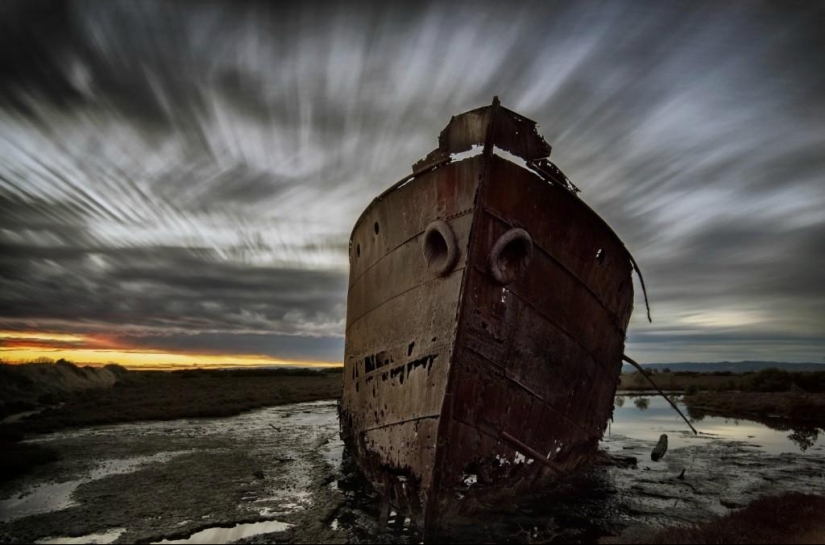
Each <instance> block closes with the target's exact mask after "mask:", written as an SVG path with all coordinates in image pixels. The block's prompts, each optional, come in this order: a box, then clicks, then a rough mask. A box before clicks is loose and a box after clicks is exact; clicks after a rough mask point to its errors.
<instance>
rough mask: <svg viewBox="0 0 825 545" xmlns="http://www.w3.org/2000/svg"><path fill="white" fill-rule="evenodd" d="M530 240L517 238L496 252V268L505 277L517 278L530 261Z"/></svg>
mask: <svg viewBox="0 0 825 545" xmlns="http://www.w3.org/2000/svg"><path fill="white" fill-rule="evenodd" d="M530 254H531V247H530V241H528V240H524V239H522V238H517V239H515V240H512V241H510V242H509V243H508V244H507V245H506V246H505V247H504V249H502V250H501V253H499V254H498V261H497V262H498V268H499V269H501V272H502V273H503V274H504V276H506V277H511V278H517V277H518V276H519V275H520V274H521V273H522V271H524V269H526V268H527V265H528V263H529V262H530Z"/></svg>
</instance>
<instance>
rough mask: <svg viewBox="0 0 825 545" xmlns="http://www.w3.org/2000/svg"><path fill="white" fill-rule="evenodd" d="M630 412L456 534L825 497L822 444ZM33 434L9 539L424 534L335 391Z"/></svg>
mask: <svg viewBox="0 0 825 545" xmlns="http://www.w3.org/2000/svg"><path fill="white" fill-rule="evenodd" d="M627 406H628V407H629V406H630V405H629V404H628V405H627ZM633 410H641V409H637V408H634V409H633ZM620 418H622V412H621V411H617V422H616V424H615V425H614V429H613V430H612V432H611V434H610V435H608V436H607V437H606V438H605V440H604V441H603V443H602V448H603V450H604V454H603V455H602V456H600V457H599V460H598V461H597V462H596V463H595V464H594V465H593V466H592V467H591V468H590V469H588V470H586V471H583V472H581V473H579V474H577V475H575V476H573V477H570V478H568V479H566V480H565V481H563V482H560V483H558V484H557V485H555V486H554V487H553V488H552V489H549V490H546V491H544V492H543V493H542V494H541V495H538V496H535V497H530V498H523V501H521V502H519V505H513V506H508V507H507V508H504V509H501V510H498V511H496V512H495V513H487V514H485V515H484V516H482V517H478V518H477V519H475V520H472V521H456V522H455V523H454V524H453V526H452V527H451V528H450V529H449V532H450V533H449V536H445V538H446V540H447V541H452V542H473V541H478V540H483V541H487V542H489V541H507V542H515V543H518V542H537V541H543V542H550V541H553V540H556V541H558V542H583V543H588V542H597V541H602V542H605V541H607V542H615V541H631V540H635V539H640V538H643V537H645V536H648V535H650V534H651V532H654V531H656V530H659V529H661V528H665V527H669V526H673V525H678V524H687V523H694V522H703V521H706V520H708V519H710V518H711V517H713V516H716V515H720V514H724V513H726V512H728V510H730V509H737V508H739V507H741V506H743V505H746V504H747V503H749V502H750V501H752V500H754V499H756V498H758V497H761V496H765V495H772V494H778V493H781V492H784V491H791V490H793V491H798V492H812V493H820V494H823V493H825V456H823V454H822V451H821V447H819V446H816V447H814V448H811V449H809V450H807V451H806V452H799V451H796V452H794V451H790V450H789V451H788V452H784V453H783V452H778V453H773V452H766V450H765V449H764V448H762V445H759V444H758V442H757V441H758V436H753V438H751V439H748V438H747V437H746V438H745V439H744V440H730V439H729V438H726V437H725V436H722V435H714V434H707V435H700V436H699V437H693V436H692V434H690V432H689V431H685V430H683V429H679V427H678V426H677V425H676V424H674V423H673V422H671V421H669V420H668V421H665V422H664V423H663V422H662V421H660V420H658V419H656V418H653V419H652V420H651V421H650V422H648V423H647V424H646V426H647V427H646V428H645V430H647V431H649V433H647V432H646V433H638V434H635V435H636V437H630V435H631V433H624V434H620V433H618V431H623V432H630V431H633V430H636V429H637V428H627V427H625V428H622V426H621V425H620V424H621V422H619V419H620ZM699 424H700V425H701V423H699ZM648 428H649V430H648ZM700 429H701V428H700ZM659 433H668V434H669V437H670V438H671V448H670V449H669V450H668V452H667V454H666V456H665V457H664V458H663V459H662V460H660V461H658V462H653V461H651V460H650V452H651V450H652V449H653V447H654V445H655V444H656V439H657V438H658V434H659ZM38 441H39V442H43V443H46V444H49V445H50V446H53V447H55V448H57V449H58V450H59V451H60V453H61V459H60V461H58V462H55V463H53V464H50V465H47V466H43V467H41V468H38V469H37V470H36V471H35V472H33V473H32V474H30V475H27V476H25V477H22V478H19V479H17V480H14V481H11V482H9V483H6V484H4V485H3V486H2V487H0V541H2V542H21V541H40V542H44V543H45V542H49V543H58V542H61V543H67V542H72V541H70V539H74V540H75V541H73V542H97V543H121V542H122V543H131V542H141V543H195V542H198V543H208V542H227V541H239V542H243V543H263V542H272V541H278V542H324V543H347V542H384V541H389V542H393V543H413V542H419V541H420V536H419V535H418V534H417V533H416V532H415V530H414V529H413V528H411V527H410V523H409V520H405V519H403V517H399V516H397V515H393V516H391V519H390V525H389V527H388V528H387V529H386V530H385V531H384V532H381V533H379V531H378V529H377V526H376V519H377V515H378V498H377V497H376V495H375V494H374V493H373V492H372V491H371V490H370V489H369V487H368V486H367V485H366V483H364V482H363V480H362V479H361V478H360V476H359V475H358V473H357V471H355V469H354V466H353V464H352V462H351V461H350V460H348V459H347V457H346V456H345V454H344V453H343V446H342V444H341V442H340V440H339V439H338V422H337V418H336V404H335V402H313V403H302V404H296V405H287V406H281V407H272V408H267V409H262V410H257V411H253V412H250V413H246V414H242V415H239V416H236V417H231V418H224V419H211V420H204V419H199V420H176V421H169V422H147V423H132V424H122V425H115V426H101V427H94V428H85V429H80V430H75V431H71V432H59V433H54V434H51V435H48V436H45V437H43V438H41V439H38ZM775 450H781V449H775ZM680 477H681V478H680Z"/></svg>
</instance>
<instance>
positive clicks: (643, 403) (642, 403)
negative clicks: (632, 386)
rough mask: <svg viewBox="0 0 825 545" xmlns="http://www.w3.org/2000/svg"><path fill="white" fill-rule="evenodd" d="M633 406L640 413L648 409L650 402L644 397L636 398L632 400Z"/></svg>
mask: <svg viewBox="0 0 825 545" xmlns="http://www.w3.org/2000/svg"><path fill="white" fill-rule="evenodd" d="M633 404H634V405H635V406H636V408H637V409H639V410H640V411H646V410H647V409H648V407H650V400H649V399H648V398H646V397H637V398H636V399H634V400H633Z"/></svg>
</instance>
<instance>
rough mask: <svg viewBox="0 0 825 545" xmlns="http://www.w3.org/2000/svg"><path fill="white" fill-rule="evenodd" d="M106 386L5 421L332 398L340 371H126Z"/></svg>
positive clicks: (210, 411)
mask: <svg viewBox="0 0 825 545" xmlns="http://www.w3.org/2000/svg"><path fill="white" fill-rule="evenodd" d="M129 375H130V376H129V378H128V380H123V381H120V382H117V383H116V384H115V385H114V386H113V387H111V388H105V389H95V390H87V391H83V392H79V393H76V394H74V395H72V396H71V397H68V398H65V404H64V405H62V406H60V407H58V408H52V409H48V410H46V411H44V412H42V413H40V414H37V415H34V416H31V417H29V418H27V419H24V420H22V421H20V422H19V423H15V424H9V425H7V426H5V427H7V428H10V429H12V430H16V431H19V432H23V433H48V432H52V431H56V430H59V429H63V428H69V427H81V426H93V425H98V424H115V423H120V422H132V421H137V420H173V419H177V418H199V417H224V416H233V415H236V414H239V413H241V412H243V411H248V410H251V409H257V408H260V407H265V406H271V405H281V404H285V403H297V402H302V401H315V400H319V399H333V398H336V397H338V396H340V394H341V375H340V374H330V373H317V372H311V373H307V375H306V376H301V375H299V376H288V375H287V376H284V375H282V374H280V373H267V372H265V371H259V372H256V373H244V372H225V371H200V372H183V373H180V372H179V373H166V372H130V374H129Z"/></svg>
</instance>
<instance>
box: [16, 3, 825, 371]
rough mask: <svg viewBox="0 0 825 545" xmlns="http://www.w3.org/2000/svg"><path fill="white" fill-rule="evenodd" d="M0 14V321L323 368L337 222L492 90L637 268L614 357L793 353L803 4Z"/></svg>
mask: <svg viewBox="0 0 825 545" xmlns="http://www.w3.org/2000/svg"><path fill="white" fill-rule="evenodd" d="M0 9H2V17H0V80H2V82H3V84H2V86H0V106H1V107H0V127H2V131H0V290H2V291H0V320H3V324H2V325H3V326H4V327H7V328H15V329H25V328H45V327H48V328H49V329H52V330H55V331H72V332H79V333H82V332H95V333H104V332H107V331H108V332H109V333H113V334H114V335H115V336H116V337H117V339H118V342H119V343H124V342H125V343H127V344H130V345H134V346H140V347H144V348H151V347H158V348H162V349H167V350H186V351H190V352H196V353H197V352H203V353H215V352H220V351H224V352H229V353H245V354H253V353H254V354H269V355H273V356H282V357H294V358H297V359H300V358H306V359H314V358H328V359H332V360H335V359H338V358H340V355H341V349H342V338H341V337H342V335H343V319H344V309H345V298H346V288H345V279H346V267H347V257H346V249H347V238H348V234H349V231H350V228H351V226H352V223H353V222H354V221H355V219H356V218H357V216H358V214H359V213H360V211H361V210H362V209H363V207H364V206H365V205H366V204H367V203H368V202H369V200H370V199H371V198H372V197H373V196H374V195H375V194H377V193H378V192H380V191H381V190H383V189H384V188H385V187H386V186H388V185H389V184H390V183H392V182H393V181H395V180H397V179H399V178H401V177H402V176H403V175H405V174H407V173H408V172H409V165H411V164H412V163H413V162H414V161H415V160H417V159H418V158H420V157H422V156H424V155H425V154H426V153H427V152H428V151H430V150H431V149H432V148H433V147H435V145H436V137H437V134H438V132H439V131H440V129H441V128H442V127H443V126H444V125H445V124H446V122H447V121H448V120H449V118H450V116H451V115H453V114H456V113H459V112H461V111H465V110H468V109H471V108H474V107H477V106H480V105H483V104H487V103H489V102H490V100H491V98H492V96H493V95H494V94H498V95H500V96H501V98H502V100H503V102H504V104H505V105H506V106H508V107H511V108H513V109H515V110H516V111H519V112H521V113H523V114H525V115H527V116H529V117H531V118H533V119H536V120H537V121H539V123H540V124H541V127H542V132H543V133H544V134H545V136H546V138H547V140H548V141H549V142H550V143H551V144H552V145H553V148H554V152H553V157H554V159H555V161H556V162H557V163H558V164H559V166H561V167H562V168H563V169H564V170H565V172H566V173H567V174H568V175H569V176H570V177H571V179H573V180H574V181H575V182H576V184H577V185H578V186H580V187H581V188H582V189H583V193H582V197H583V198H584V199H585V200H586V201H587V202H588V203H590V204H591V205H592V206H593V207H594V208H595V209H596V210H597V211H598V212H599V213H600V214H602V215H603V216H604V217H605V218H606V219H607V220H608V221H609V222H610V223H611V224H612V225H613V227H614V228H615V230H616V231H617V232H618V233H619V234H620V236H622V238H623V239H624V240H625V242H626V243H627V245H628V247H629V248H630V249H631V251H632V252H633V253H634V255H635V256H636V258H637V261H639V263H640V265H641V266H642V270H643V271H644V273H645V278H646V281H647V284H648V286H649V291H650V295H651V299H652V305H653V315H654V320H655V321H654V323H653V324H645V323H644V322H643V321H642V320H641V319H639V316H636V317H634V322H633V325H632V327H631V331H630V336H629V350H631V351H632V352H633V353H634V354H637V355H638V356H639V358H638V359H643V360H647V361H652V360H659V361H674V360H690V359H718V358H723V357H724V358H727V359H745V358H747V359H759V358H764V359H776V358H777V357H780V356H781V357H782V358H785V359H795V360H801V359H814V358H817V359H818V357H819V355H820V353H821V349H822V334H821V332H822V331H825V313H823V312H822V310H821V309H822V308H824V307H823V305H825V284H823V283H822V282H821V281H820V280H819V278H820V276H821V274H820V271H822V270H823V266H824V265H825V263H823V259H825V258H823V256H825V251H823V250H825V212H823V204H824V203H825V183H823V182H824V181H825V180H824V179H823V178H825V154H823V153H822V150H823V149H825V133H823V132H822V131H821V127H822V126H823V121H825V101H823V98H822V97H823V96H825V71H823V70H822V69H821V64H822V59H823V55H825V35H823V34H822V33H821V28H823V27H824V26H825V5H823V4H816V3H795V2H782V3H771V2H766V3H759V2H748V3H719V2H668V3H651V2H624V3H617V2H603V3H602V2H570V3H566V2H565V3H561V2H536V3H512V2H511V3H507V4H506V5H499V4H495V3H481V2H472V3H450V4H447V3H418V4H416V5H414V6H408V5H404V6H399V5H384V4H377V3H376V4H368V3H360V4H357V5H354V4H347V5H345V6H331V5H328V4H324V5H323V7H319V6H312V5H306V4H298V3H296V4H294V5H284V4H283V3H254V2H233V3H226V4H222V3H215V2H210V3H198V4H178V3H165V2H106V3H100V2H61V3H51V2H47V3H41V2H11V3H4V4H3V6H2V8H0ZM640 314H641V313H640ZM336 347H337V348H336ZM336 350H338V355H337V356H336V355H335V352H336ZM287 355H288V356H287Z"/></svg>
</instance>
